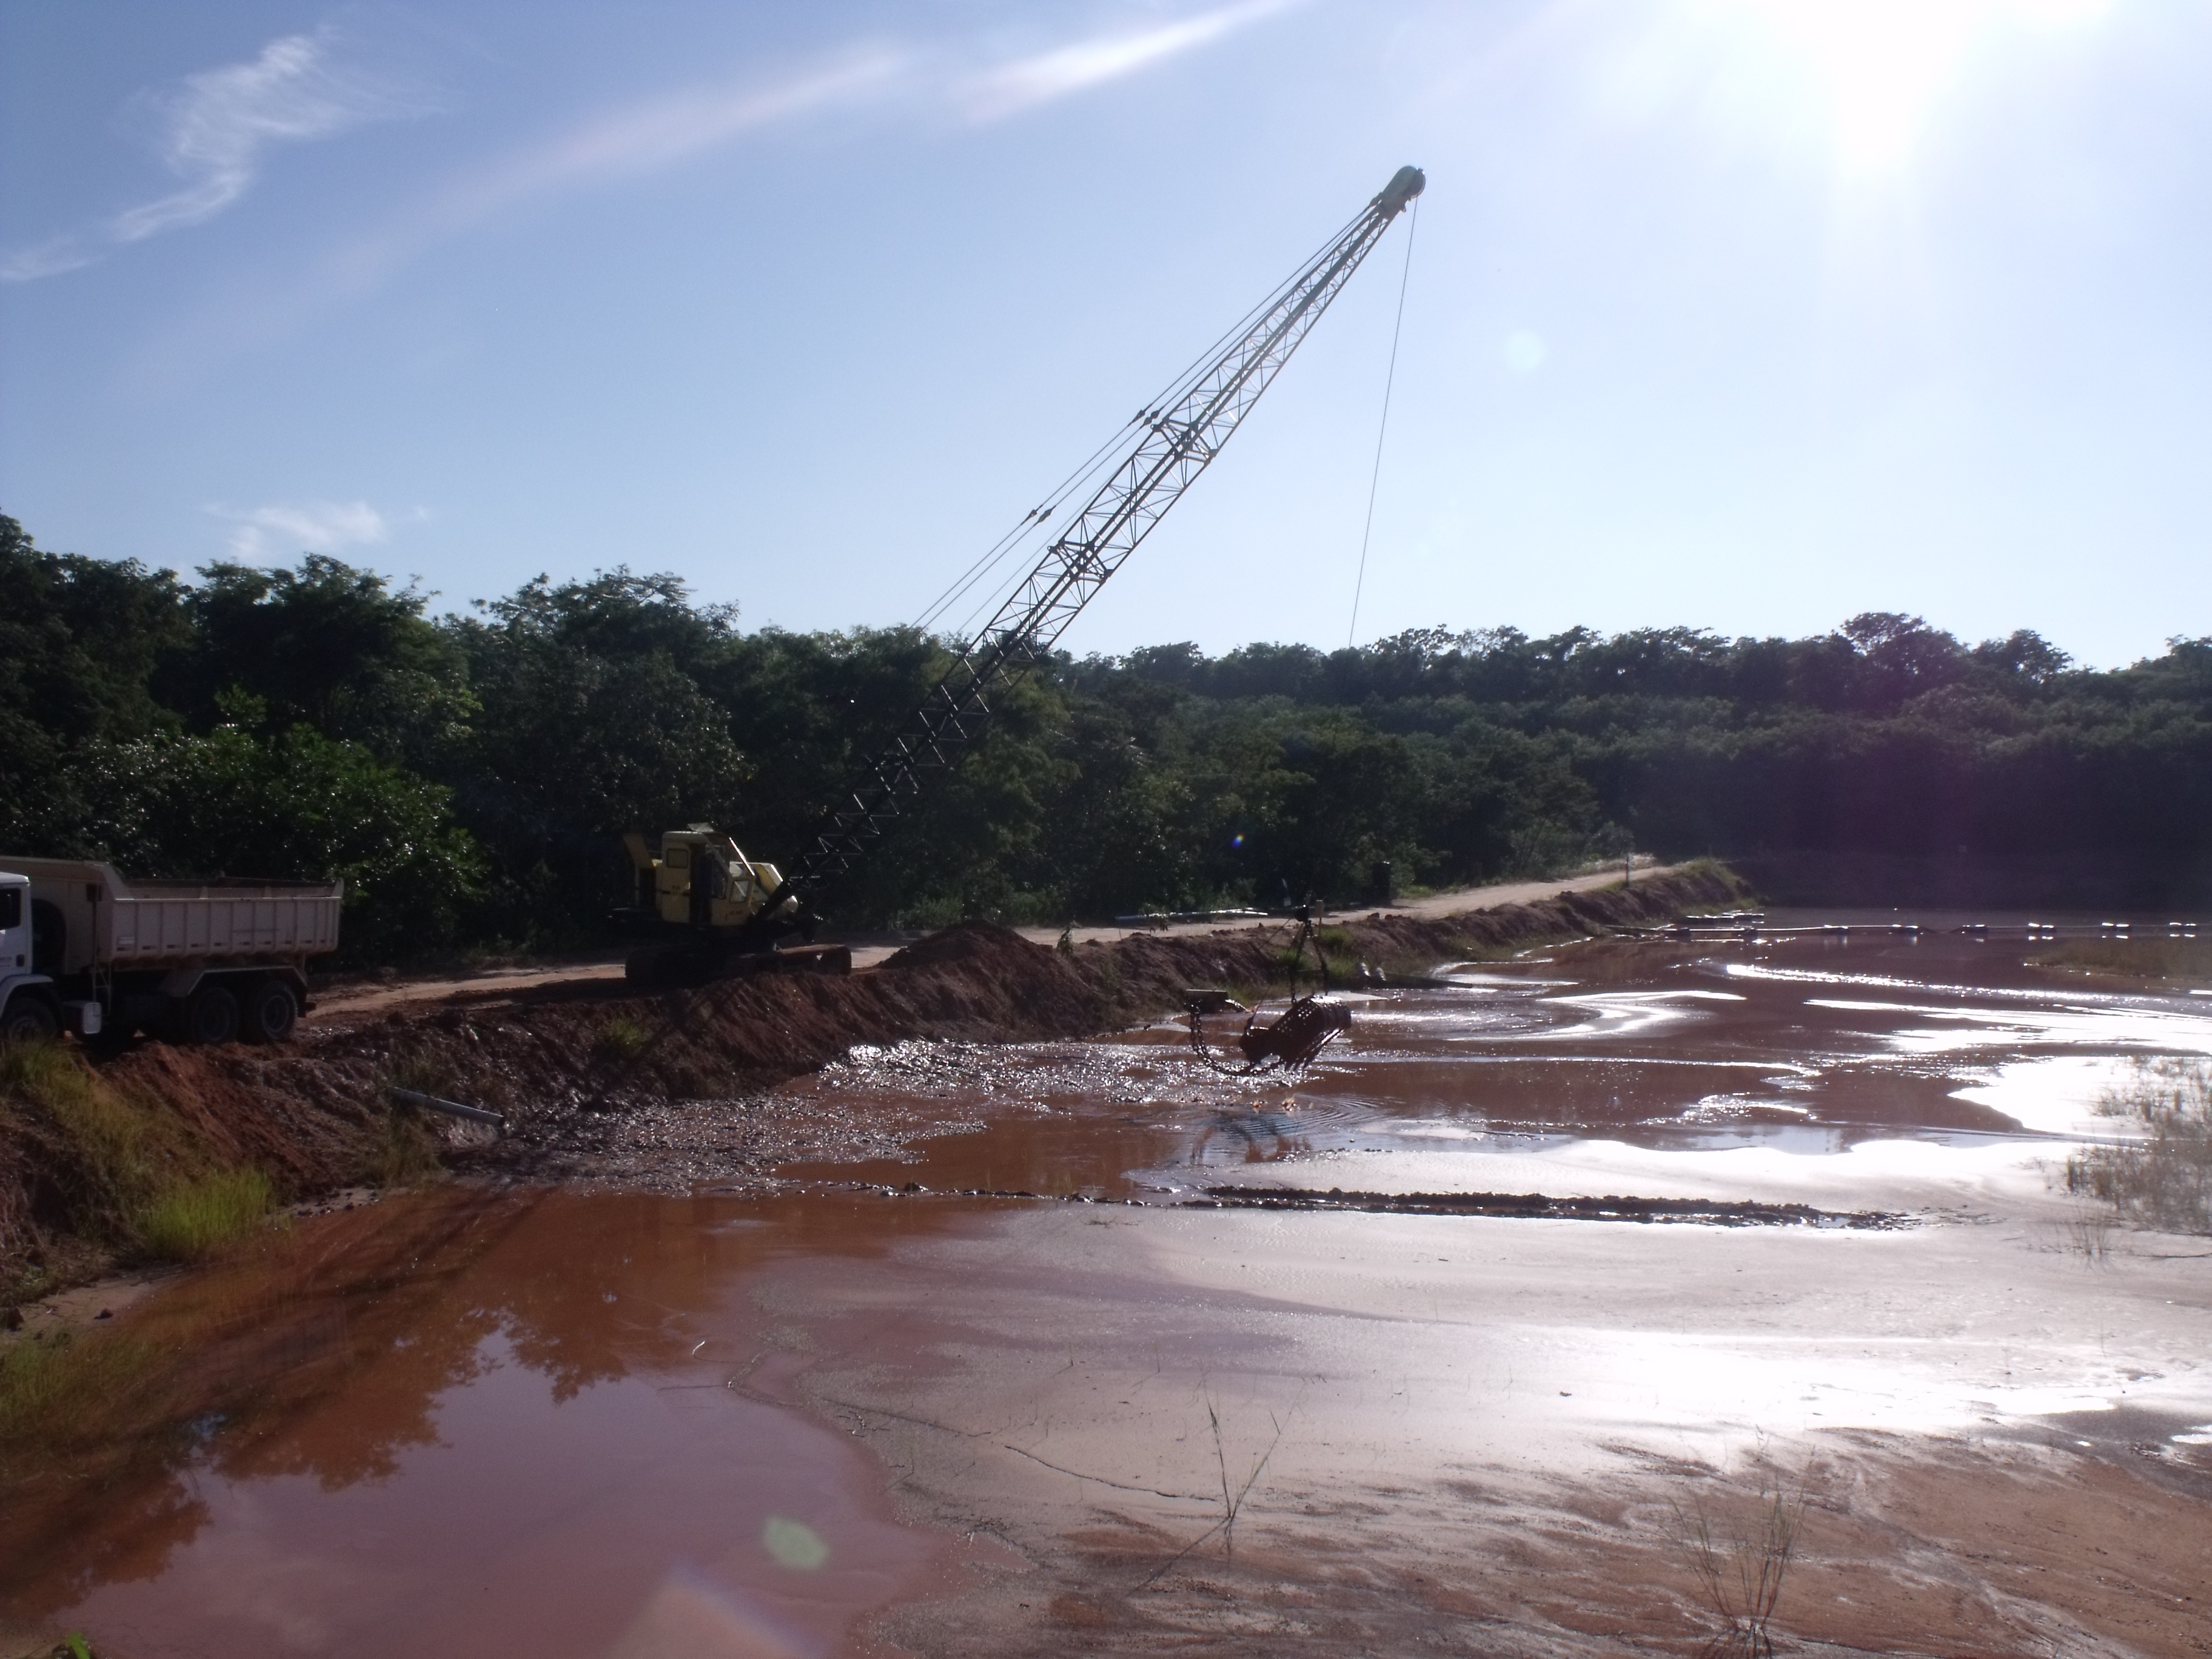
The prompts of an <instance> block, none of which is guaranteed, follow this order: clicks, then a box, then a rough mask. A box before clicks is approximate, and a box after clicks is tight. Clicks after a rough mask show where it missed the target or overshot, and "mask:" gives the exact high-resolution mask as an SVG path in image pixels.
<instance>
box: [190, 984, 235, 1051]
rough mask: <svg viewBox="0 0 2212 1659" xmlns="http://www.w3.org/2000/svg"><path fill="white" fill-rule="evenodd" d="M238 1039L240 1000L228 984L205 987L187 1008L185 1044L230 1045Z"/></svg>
mask: <svg viewBox="0 0 2212 1659" xmlns="http://www.w3.org/2000/svg"><path fill="white" fill-rule="evenodd" d="M237 1036H238V999H237V998H236V997H235V996H234V995H232V994H231V990H230V987H228V985H203V986H201V987H200V988H199V989H198V990H197V991H195V992H193V993H192V1000H191V1001H190V1002H188V1003H186V1004H185V1042H207V1043H216V1042H231V1041H233V1040H234V1039H235V1038H236V1037H237Z"/></svg>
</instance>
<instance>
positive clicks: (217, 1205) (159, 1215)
mask: <svg viewBox="0 0 2212 1659" xmlns="http://www.w3.org/2000/svg"><path fill="white" fill-rule="evenodd" d="M273 1196H274V1195H273V1194H272V1193H271V1191H270V1184H269V1177H268V1176H265V1175H264V1174H263V1173H262V1172H261V1171H260V1170H222V1171H220V1172H218V1173H216V1174H215V1175H210V1176H202V1177H201V1178H200V1179H198V1180H197V1181H186V1182H179V1183H178V1184H177V1185H175V1186H173V1187H171V1188H169V1189H168V1190H167V1192H165V1193H163V1194H161V1196H160V1197H158V1198H156V1199H155V1200H153V1201H152V1202H151V1203H150V1204H149V1205H147V1206H145V1208H144V1209H143V1211H142V1212H140V1214H139V1216H138V1225H137V1233H138V1238H139V1243H140V1244H141V1245H142V1246H143V1249H145V1251H146V1253H147V1254H148V1255H153V1256H158V1257H161V1259H163V1260H165V1261H205V1260H207V1258H208V1257H210V1256H211V1255H216V1253H217V1252H219V1251H221V1250H222V1249H224V1248H225V1247H226V1246H228V1245H230V1244H233V1243H236V1242H237V1241H238V1240H240V1239H241V1238H244V1237H246V1236H247V1235H248V1234H250V1233H252V1232H253V1231H256V1230H258V1228H259V1226H260V1225H261V1223H262V1221H263V1219H264V1218H266V1217H267V1215H268V1213H269V1210H270V1202H271V1200H272V1198H273Z"/></svg>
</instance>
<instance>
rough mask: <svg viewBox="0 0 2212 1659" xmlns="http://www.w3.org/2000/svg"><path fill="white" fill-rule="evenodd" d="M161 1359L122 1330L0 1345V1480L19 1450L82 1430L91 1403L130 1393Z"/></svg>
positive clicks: (46, 1446)
mask: <svg viewBox="0 0 2212 1659" xmlns="http://www.w3.org/2000/svg"><path fill="white" fill-rule="evenodd" d="M158 1358H159V1355H158V1353H157V1352H156V1350H155V1348H154V1347H153V1346H151V1345H149V1344H148V1343H146V1342H144V1341H142V1340H139V1339H138V1338H137V1337H134V1336H131V1335H130V1334H128V1333H125V1332H122V1331H112V1332H105V1333H102V1334H100V1335H97V1336H85V1335H80V1334H76V1333H74V1332H70V1331H58V1332H56V1333H55V1334H52V1335H51V1336H41V1337H39V1338H37V1339H35V1340H26V1341H21V1342H16V1343H14V1344H11V1345H10V1346H8V1347H7V1348H4V1349H0V1479H4V1478H5V1477H6V1475H7V1474H8V1470H9V1465H10V1463H11V1462H13V1461H14V1458H15V1455H17V1454H21V1453H36V1452H40V1451H51V1450H52V1449H53V1447H54V1445H55V1444H56V1443H58V1441H60V1440H62V1439H64V1438H67V1437H69V1436H70V1435H71V1434H72V1433H75V1432H82V1431H83V1427H84V1420H85V1418H86V1415H87V1412H88V1408H94V1409H96V1408H97V1407H99V1406H100V1405H101V1404H103V1403H106V1402H111V1401H117V1400H120V1399H125V1398H127V1397H128V1396H129V1395H130V1392H131V1389H134V1388H135V1387H137V1385H138V1383H140V1381H141V1380H142V1379H143V1377H144V1376H145V1374H146V1372H147V1370H149V1368H150V1367H151V1366H152V1365H153V1364H155V1361H156V1360H157V1359H158Z"/></svg>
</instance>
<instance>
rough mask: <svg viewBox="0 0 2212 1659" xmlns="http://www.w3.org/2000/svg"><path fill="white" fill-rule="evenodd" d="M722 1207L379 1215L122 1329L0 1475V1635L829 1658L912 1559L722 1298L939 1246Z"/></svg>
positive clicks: (927, 1548) (344, 1650)
mask: <svg viewBox="0 0 2212 1659" xmlns="http://www.w3.org/2000/svg"><path fill="white" fill-rule="evenodd" d="M878 1204H879V1205H880V1200H878ZM884 1207H896V1206H884ZM739 1208H740V1206H736V1205H734V1204H732V1202H730V1201H728V1200H665V1199H655V1198H641V1197H623V1196H615V1195H604V1196H600V1197H597V1198H584V1197H580V1196H575V1195H568V1194H536V1195H531V1196H523V1197H501V1196H495V1195H490V1194H441V1195H438V1196H435V1197H431V1198H426V1199H422V1200H413V1201H395V1202H392V1203H390V1204H387V1205H384V1206H375V1207H374V1208H372V1209H364V1210H362V1211H358V1212H355V1213H353V1214H351V1215H345V1216H337V1217H331V1218H326V1223H327V1225H325V1223H313V1224H307V1225H302V1226H301V1228H300V1229H299V1230H298V1232H297V1234H296V1236H295V1237H293V1238H292V1239H290V1240H288V1241H284V1242H283V1243H278V1244H276V1245H275V1246H272V1247H271V1249H270V1251H268V1252H265V1253H263V1254H262V1255H258V1256H257V1257H252V1258H248V1259H244V1260H240V1261H235V1262H233V1263H230V1264H228V1265H226V1266H224V1267H219V1268H217V1269H216V1270H214V1271H212V1272H210V1273H208V1274H206V1275H204V1277H201V1278H198V1279H193V1280H190V1281H186V1282H185V1283H183V1284H180V1285H178V1286H176V1287H174V1288H173V1289H172V1290H171V1291H168V1292H167V1293H166V1294H164V1295H162V1296H161V1297H156V1298H154V1299H153V1300H152V1301H150V1302H149V1303H147V1304H143V1305H142V1306H141V1307H140V1308H138V1309H134V1310H132V1313H131V1316H130V1322H129V1326H128V1329H127V1331H126V1332H122V1333H118V1334H117V1336H116V1337H106V1336H103V1337H102V1338H100V1339H99V1340H100V1341H102V1342H109V1341H115V1340H119V1339H121V1338H124V1337H127V1339H128V1342H129V1344H130V1345H131V1349H130V1351H131V1353H132V1354H133V1355H134V1356H135V1357H136V1370H135V1371H134V1373H133V1374H132V1375H131V1376H128V1377H127V1378H125V1382H124V1386H123V1387H121V1388H119V1389H117V1390H116V1391H115V1394H114V1395H113V1397H112V1398H111V1399H108V1400H106V1401H102V1402H100V1403H99V1404H98V1405H97V1406H96V1407H93V1408H90V1409H88V1411H87V1413H86V1414H85V1415H84V1416H83V1417H82V1419H78V1420H77V1421H76V1424H75V1425H74V1426H73V1431H72V1432H71V1433H70V1435H68V1436H67V1437H64V1438H62V1439H61V1440H59V1441H58V1442H57V1443H51V1444H49V1445H48V1446H47V1447H46V1448H45V1449H44V1454H43V1459H42V1462H40V1465H39V1466H38V1467H34V1468H24V1467H21V1466H20V1465H19V1466H16V1467H13V1468H10V1469H9V1481H10V1490H9V1501H8V1503H7V1504H6V1505H5V1518H4V1521H0V1611H4V1613H6V1614H7V1615H8V1616H9V1617H11V1618H14V1619H17V1620H30V1621H38V1622H43V1621H46V1620H50V1619H55V1618H58V1617H64V1616H65V1618H66V1620H68V1621H69V1622H70V1623H71V1624H74V1625H77V1626H82V1627H85V1628H88V1629H90V1630H92V1631H94V1632H95V1634H96V1635H97V1636H98V1637H99V1638H100V1640H101V1641H102V1642H103V1644H112V1645H114V1646H115V1647H117V1648H118V1649H120V1650H125V1651H131V1652H139V1651H144V1652H155V1651H194V1652H197V1651H216V1650H228V1651H235V1652H246V1653H288V1652H313V1653H318V1654H362V1655H368V1654H386V1653H392V1652H413V1651H422V1650H430V1649H433V1648H436V1647H441V1646H446V1645H459V1647H460V1648H462V1649H463V1650H470V1649H471V1648H480V1649H482V1650H486V1651H494V1652H530V1653H533V1654H568V1653H574V1654H579V1655H584V1654H589V1655H592V1656H598V1655H604V1654H606V1653H609V1652H611V1651H629V1650H633V1649H635V1650H639V1651H644V1650H647V1649H646V1648H639V1647H637V1643H638V1642H641V1641H645V1640H646V1639H647V1638H646V1637H635V1640H634V1639H633V1637H634V1636H635V1632H634V1631H633V1626H635V1627H637V1628H639V1629H642V1630H645V1631H646V1632H647V1634H648V1635H650V1633H651V1632H654V1631H659V1632H662V1633H663V1634H666V1633H667V1632H691V1634H692V1635H695V1636H696V1635H697V1634H698V1633H699V1632H701V1631H706V1630H711V1628H712V1627H714V1624H715V1620H716V1619H720V1620H721V1621H722V1623H723V1625H724V1626H726V1627H727V1629H726V1632H725V1633H726V1635H728V1641H726V1643H725V1644H724V1645H722V1646H720V1647H715V1646H700V1645H697V1644H696V1643H695V1644H693V1645H692V1646H690V1648H689V1651H692V1652H696V1653H700V1654H702V1655H705V1656H708V1659H712V1656H714V1655H718V1654H726V1653H732V1654H733V1653H740V1652H742V1653H747V1654H766V1653H794V1654H796V1653H802V1652H803V1653H816V1652H820V1651H823V1650H826V1648H827V1646H828V1645H829V1644H830V1643H832V1642H833V1641H834V1639H835V1638H836V1636H837V1634H838V1633H839V1632H840V1631H841V1630H842V1628H843V1626H845V1624H846V1623H847V1622H848V1621H849V1620H850V1619H851V1618H852V1617H853V1616H854V1613H856V1612H858V1611H859V1610H860V1609H863V1608H865V1607H871V1606H875V1605H878V1604H880V1603H881V1602H882V1601H884V1600H886V1599H888V1598H889V1597H890V1595H893V1594H895V1593H896V1591H897V1589H899V1588H900V1587H901V1586H902V1585H903V1584H905V1583H908V1581H909V1580H910V1579H911V1578H912V1577H914V1575H915V1573H916V1572H917V1571H921V1569H922V1568H923V1567H924V1566H925V1565H927V1560H928V1559H929V1557H930V1553H931V1551H932V1549H933V1545H932V1544H931V1543H930V1542H929V1541H927V1540H925V1539H923V1538H921V1536H919V1535H917V1534H911V1533H909V1532H907V1531H905V1530H904V1529H902V1528H898V1527H896V1526H895V1525H894V1524H892V1523H891V1522H890V1519H889V1518H888V1516H887V1515H885V1514H884V1512H883V1510H882V1505H881V1500H880V1498H879V1497H878V1495H877V1490H876V1489H877V1486H878V1480H877V1478H876V1476H875V1474H874V1473H873V1471H872V1468H871V1467H870V1466H869V1465H868V1464H867V1463H866V1461H865V1460H864V1459H863V1458H862V1457H861V1456H860V1455H859V1454H858V1453H856V1452H855V1451H854V1449H852V1448H851V1447H850V1445H849V1444H848V1443H847V1442H845V1441H844V1440H843V1439H842V1437H839V1436H837V1435H836V1434H835V1433H833V1432H831V1431H829V1430H827V1429H825V1428H823V1427H822V1426H821V1425H818V1424H817V1423H816V1422H815V1421H813V1420H812V1419H810V1418H807V1417H805V1416H804V1415H803V1414H801V1413H797V1412H795V1411H792V1410H789V1409H787V1408H786V1407H784V1406H783V1404H782V1403H781V1398H780V1393H779V1390H780V1378H781V1377H782V1376H787V1375H788V1374H789V1372H790V1370H792V1369H793V1364H794V1361H793V1357H792V1356H791V1355H789V1354H788V1353H787V1352H785V1351H784V1350H783V1349H782V1348H781V1347H780V1346H779V1342H778V1337H777V1334H776V1332H775V1329H774V1328H773V1325H772V1322H771V1321H769V1319H768V1318H767V1317H766V1316H764V1315H763V1313H762V1312H761V1310H757V1309H756V1308H754V1307H752V1306H751V1305H750V1304H749V1303H748V1302H747V1301H746V1300H745V1298H744V1295H743V1293H742V1287H743V1285H744V1284H745V1283H746V1282H747V1279H746V1275H747V1273H748V1272H749V1270H750V1269H752V1268H755V1267H759V1266H762V1265H763V1264H765V1263H767V1262H769V1261H775V1260H777V1259H781V1257H783V1256H784V1255H789V1254H793V1253H797V1254H805V1255H817V1256H821V1255H836V1254H839V1253H850V1252H862V1253H866V1252H871V1251H875V1250H880V1249H884V1248H887V1247H888V1246H889V1245H890V1243H893V1242H894V1241H895V1240H896V1238H897V1237H900V1236H902V1234H903V1233H905V1232H907V1231H911V1230H912V1229H914V1228H915V1227H923V1228H929V1227H936V1228H940V1229H941V1228H943V1227H944V1226H945V1225H951V1223H952V1222H953V1220H954V1218H953V1217H951V1215H950V1214H949V1213H948V1212H944V1211H942V1210H939V1211H937V1212H934V1213H931V1214H925V1213H924V1212H921V1211H920V1210H919V1209H915V1208H911V1207H909V1208H908V1209H907V1210H906V1211H905V1212H902V1213H901V1214H899V1215H896V1216H890V1215H884V1216H880V1217H878V1216H873V1215H872V1216H870V1217H869V1218H868V1221H869V1223H870V1225H868V1226H867V1227H866V1228H862V1227H860V1226H856V1225H854V1215H853V1210H854V1206H853V1204H852V1203H851V1202H849V1201H843V1202H841V1201H837V1200H792V1201H787V1202H785V1203H782V1204H780V1205H778V1206H775V1212H774V1216H773V1220H772V1225H767V1226H758V1227H744V1226H729V1225H723V1224H725V1223H726V1222H727V1221H730V1220H732V1219H738V1218H739V1217H738V1216H737V1215H736V1214H734V1213H733V1212H736V1211H737V1210H738V1209H739ZM87 1346H89V1345H87ZM671 1574H674V1575H676V1576H675V1577H671ZM686 1575H688V1577H687V1576H686ZM702 1587H704V1588H702ZM733 1608H734V1609H737V1610H738V1614H741V1615H742V1616H737V1615H732V1613H731V1610H732V1609H733ZM715 1609H720V1613H714V1610H715ZM709 1613H714V1618H709V1617H708V1614H709ZM732 1616H735V1617H736V1618H737V1622H736V1623H735V1624H734V1625H732V1624H730V1622H729V1620H730V1618H731V1617H732ZM775 1631H783V1632H786V1635H785V1636H783V1637H777V1638H775V1643H777V1645H762V1644H763V1642H766V1641H768V1640H769V1635H766V1634H763V1632H775ZM626 1632H629V1633H628V1634H626ZM729 1632H750V1635H747V1636H746V1637H745V1640H746V1641H749V1642H751V1643H752V1645H750V1646H746V1645H743V1644H737V1645H731V1644H732V1643H736V1642H737V1637H736V1635H734V1634H729ZM653 1639H654V1640H658V1639H659V1638H658V1637H654V1638H653ZM687 1639H688V1638H687ZM702 1639H704V1638H702ZM655 1651H665V1648H664V1649H659V1650H655Z"/></svg>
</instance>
